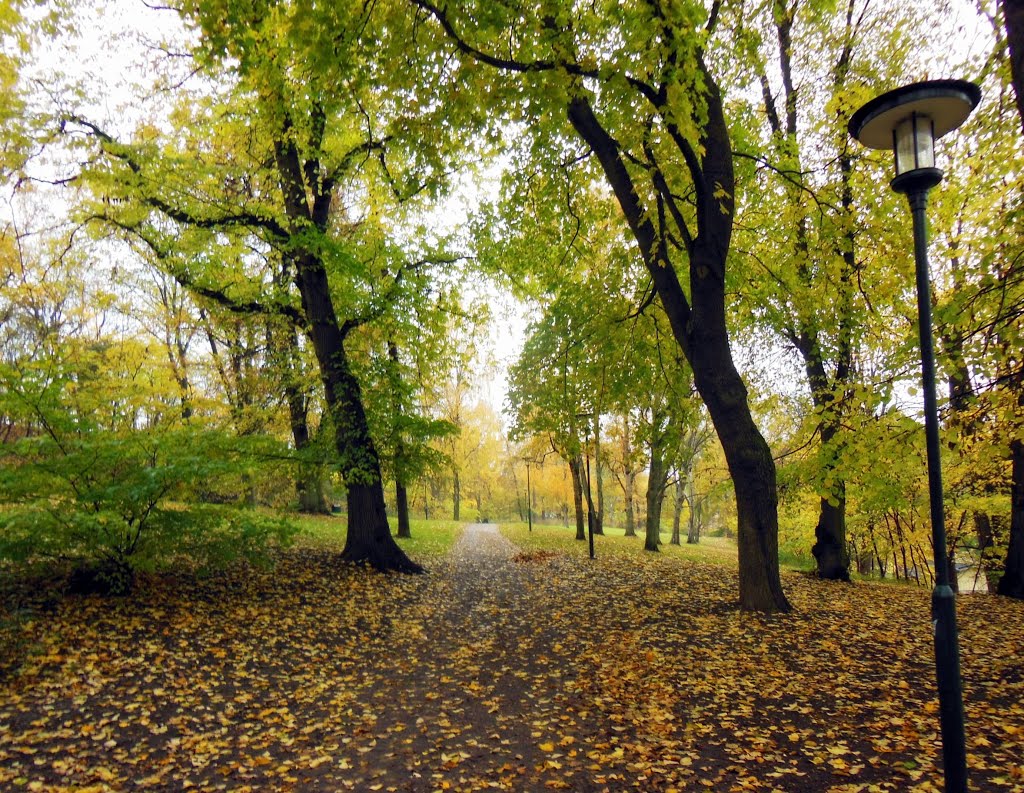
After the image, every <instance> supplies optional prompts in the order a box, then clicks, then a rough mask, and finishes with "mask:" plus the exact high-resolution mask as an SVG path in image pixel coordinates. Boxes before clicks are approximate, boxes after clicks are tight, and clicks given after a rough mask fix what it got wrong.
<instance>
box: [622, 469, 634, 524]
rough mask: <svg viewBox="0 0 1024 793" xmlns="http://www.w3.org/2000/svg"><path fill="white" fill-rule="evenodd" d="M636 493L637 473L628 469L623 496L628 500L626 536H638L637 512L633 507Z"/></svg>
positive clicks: (623, 485) (623, 486) (623, 478)
mask: <svg viewBox="0 0 1024 793" xmlns="http://www.w3.org/2000/svg"><path fill="white" fill-rule="evenodd" d="M635 493H636V474H635V473H633V472H632V471H626V473H625V474H624V475H623V477H622V496H623V500H624V501H625V502H626V504H625V509H626V536H627V537H636V512H635V510H634V509H633V498H634V495H635Z"/></svg>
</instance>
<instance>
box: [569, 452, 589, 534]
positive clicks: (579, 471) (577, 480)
mask: <svg viewBox="0 0 1024 793" xmlns="http://www.w3.org/2000/svg"><path fill="white" fill-rule="evenodd" d="M569 473H570V474H571V475H572V503H573V507H574V508H575V510H576V539H577V540H585V539H587V532H586V530H585V529H584V527H583V458H582V457H580V456H576V457H573V458H572V459H571V460H569Z"/></svg>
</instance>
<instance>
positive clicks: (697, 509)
mask: <svg viewBox="0 0 1024 793" xmlns="http://www.w3.org/2000/svg"><path fill="white" fill-rule="evenodd" d="M686 491H687V498H686V500H687V502H688V503H689V505H690V520H689V525H688V527H687V532H686V544H687V545H697V544H698V543H699V542H700V521H701V513H703V511H704V499H703V498H699V499H698V498H697V496H696V494H695V493H694V492H693V477H690V479H689V480H688V481H687V483H686Z"/></svg>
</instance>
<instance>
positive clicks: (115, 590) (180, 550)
mask: <svg viewBox="0 0 1024 793" xmlns="http://www.w3.org/2000/svg"><path fill="white" fill-rule="evenodd" d="M82 392H83V378H81V377H79V376H76V373H75V372H74V371H73V370H70V371H69V370H67V369H62V368H60V367H54V366H51V367H50V368H49V369H47V370H45V371H44V370H42V369H39V368H36V369H27V368H25V367H21V368H19V369H18V370H17V371H15V370H14V369H13V367H6V368H5V367H0V415H2V416H4V417H5V418H7V420H8V421H9V422H10V423H11V424H12V425H14V426H16V427H18V428H20V431H19V432H18V433H17V436H16V439H14V440H10V441H8V442H7V443H5V444H0V560H9V561H12V562H15V563H24V562H29V561H32V560H38V559H41V558H42V559H53V560H63V561H68V562H70V563H71V564H72V565H73V566H75V567H76V571H75V573H74V574H73V576H72V579H71V582H70V583H71V586H72V588H75V589H78V590H79V591H96V592H103V593H112V594H123V593H124V592H127V591H128V590H129V589H130V588H131V586H132V583H133V581H134V575H135V572H136V571H138V570H152V569H156V568H158V567H160V566H163V565H169V564H171V563H175V564H176V563H179V562H180V561H181V560H183V559H187V560H189V562H190V563H192V564H195V565H196V566H198V567H200V568H212V567H217V566H221V565H223V564H225V563H227V562H228V561H229V560H231V559H235V558H238V557H244V558H247V559H250V560H254V561H259V560H261V559H263V558H265V555H266V551H267V548H268V546H269V545H271V544H273V543H285V542H287V541H288V540H289V539H290V538H291V536H292V535H293V534H294V533H295V531H296V530H295V529H294V528H292V527H291V526H290V525H289V524H288V523H287V522H285V521H282V520H279V519H271V518H267V517H265V516H263V515H260V514H258V513H256V512H255V511H253V510H250V509H246V508H244V507H242V506H241V505H240V504H218V505H211V504H199V505H193V504H191V503H190V502H191V501H193V500H194V497H195V494H196V493H197V492H200V491H205V490H209V489H217V488H218V487H219V486H221V485H224V486H230V484H231V483H237V482H239V481H255V480H256V479H258V476H259V474H260V469H261V468H262V467H266V465H267V463H266V462H265V461H273V463H274V464H275V465H276V464H279V462H280V460H281V459H283V458H285V457H286V456H287V452H286V450H285V449H283V448H282V446H281V445H280V444H279V443H278V442H276V441H274V440H273V439H268V438H263V437H246V438H238V437H235V436H232V435H229V434H227V433H224V432H220V431H217V430H214V429H209V428H202V427H199V426H196V425H193V424H184V423H182V422H180V421H178V422H172V421H160V420H154V421H150V422H149V423H146V424H143V425H142V426H141V427H140V426H139V425H140V424H142V422H141V421H140V420H139V417H140V413H141V414H143V415H144V412H143V410H142V409H139V408H136V409H134V410H130V411H129V410H122V411H121V413H120V415H114V414H113V413H112V412H107V413H106V414H104V413H103V412H102V411H101V410H99V409H97V410H83V409H82V407H83V400H82ZM84 404H85V405H89V403H88V402H85V403H84ZM122 407H123V406H122ZM150 410H152V408H151V407H150ZM126 416H130V419H126ZM235 486H236V487H237V485H235ZM239 496H240V497H241V494H239ZM239 501H241V498H239Z"/></svg>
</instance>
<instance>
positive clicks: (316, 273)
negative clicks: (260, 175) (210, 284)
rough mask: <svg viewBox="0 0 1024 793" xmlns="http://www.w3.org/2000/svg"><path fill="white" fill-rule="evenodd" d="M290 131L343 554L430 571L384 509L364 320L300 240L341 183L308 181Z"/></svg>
mask: <svg viewBox="0 0 1024 793" xmlns="http://www.w3.org/2000/svg"><path fill="white" fill-rule="evenodd" d="M314 112H316V111H314ZM290 131H291V124H290V121H289V119H287V117H286V118H285V120H284V123H283V128H282V130H281V135H280V136H279V138H278V139H277V140H276V141H275V142H274V157H275V162H276V165H277V171H278V177H279V179H280V186H281V191H282V193H283V198H284V203H285V209H286V212H287V215H288V218H289V221H290V223H291V229H290V231H291V233H292V234H293V235H294V236H293V238H292V240H291V243H292V245H293V246H294V247H293V248H292V249H291V250H290V251H289V253H288V254H287V255H288V259H289V261H290V263H291V264H292V266H293V268H294V273H295V283H296V285H297V286H298V289H299V294H300V295H301V297H302V311H303V314H304V315H305V317H306V324H307V333H308V335H309V339H310V342H311V343H312V346H313V351H314V352H315V353H316V359H317V363H318V365H319V368H320V377H321V380H322V381H323V384H324V399H325V401H326V402H327V407H328V409H329V410H330V411H331V417H332V419H333V420H334V440H335V447H336V449H337V452H338V468H339V470H340V472H341V476H342V479H343V480H344V482H345V487H346V489H347V490H348V532H347V535H346V537H345V548H344V550H343V551H342V558H343V559H346V560H348V561H351V562H368V563H369V564H371V565H372V566H373V567H375V568H377V569H380V570H398V571H400V572H407V573H420V572H423V568H422V567H420V566H419V565H418V564H416V563H415V562H413V561H412V560H410V559H409V557H408V556H406V555H405V552H404V551H403V550H402V549H401V548H399V547H398V543H396V542H395V538H394V537H392V536H391V527H390V526H389V525H388V519H387V513H386V511H385V508H384V483H383V480H382V477H381V467H380V457H379V455H378V453H377V447H376V445H375V444H374V442H373V438H372V437H371V436H370V426H369V423H368V422H367V419H366V410H365V408H364V407H363V395H362V390H361V389H360V387H359V381H358V380H357V379H356V377H355V375H354V374H353V372H352V368H351V366H350V365H349V360H348V355H347V353H346V352H345V337H346V335H347V334H348V333H349V331H351V330H352V329H353V328H354V327H357V326H358V323H352V322H346V323H345V325H344V326H343V327H342V326H340V325H339V324H338V314H337V312H336V311H335V308H334V302H333V300H332V298H331V289H330V283H329V282H328V279H327V269H326V267H325V266H324V262H323V260H322V259H321V257H320V254H319V253H318V252H317V249H316V248H313V249H310V248H306V247H304V246H303V245H302V243H300V242H299V240H301V239H302V235H306V234H309V233H310V232H311V231H312V230H313V229H316V230H317V231H318V232H320V233H325V232H326V230H327V228H328V225H329V223H330V220H331V206H332V204H333V202H334V194H333V193H334V183H333V181H332V180H330V179H324V180H323V181H322V182H317V183H316V184H308V185H307V184H306V181H305V178H304V165H310V163H303V162H302V161H301V159H300V156H299V152H298V148H297V147H296V146H295V143H294V141H293V140H292V139H291V138H290V137H289V134H288V133H289V132H290ZM311 193H312V195H310V194H311ZM310 198H312V201H310Z"/></svg>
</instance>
